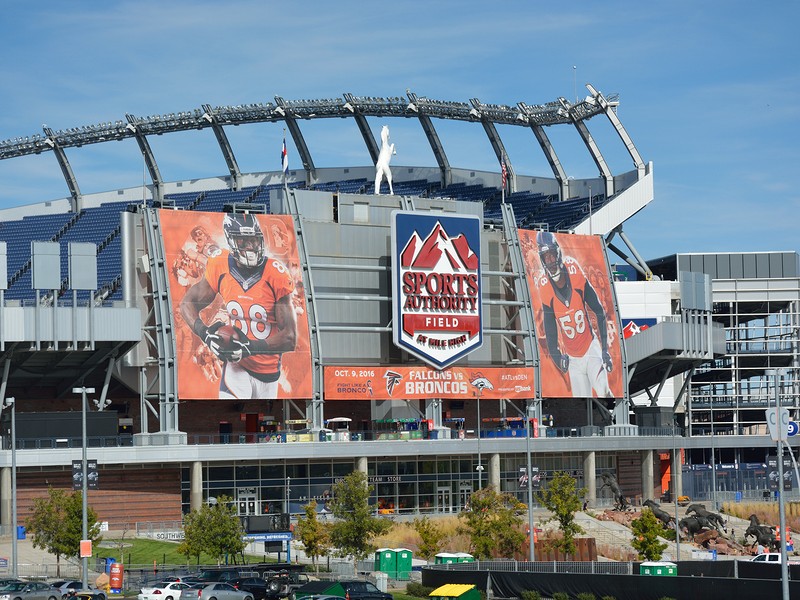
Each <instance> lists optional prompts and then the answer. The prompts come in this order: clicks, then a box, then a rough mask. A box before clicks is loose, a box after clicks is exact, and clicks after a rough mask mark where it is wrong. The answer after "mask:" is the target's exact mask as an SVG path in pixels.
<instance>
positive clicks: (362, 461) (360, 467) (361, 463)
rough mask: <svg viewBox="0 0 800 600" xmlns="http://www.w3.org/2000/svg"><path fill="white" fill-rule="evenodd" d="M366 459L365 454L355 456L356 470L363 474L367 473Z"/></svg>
mask: <svg viewBox="0 0 800 600" xmlns="http://www.w3.org/2000/svg"><path fill="white" fill-rule="evenodd" d="M367 466H368V461H367V457H366V456H359V457H358V458H356V470H357V471H361V472H362V473H363V474H364V475H369V472H368V471H367Z"/></svg>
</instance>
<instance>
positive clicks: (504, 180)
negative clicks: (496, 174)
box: [500, 161, 508, 189]
mask: <svg viewBox="0 0 800 600" xmlns="http://www.w3.org/2000/svg"><path fill="white" fill-rule="evenodd" d="M500 168H501V169H502V175H503V189H506V180H507V179H508V171H506V161H503V162H501V163H500Z"/></svg>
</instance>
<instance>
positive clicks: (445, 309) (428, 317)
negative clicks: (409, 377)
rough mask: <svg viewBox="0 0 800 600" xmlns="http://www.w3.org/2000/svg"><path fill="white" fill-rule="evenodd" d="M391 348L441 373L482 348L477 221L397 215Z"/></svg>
mask: <svg viewBox="0 0 800 600" xmlns="http://www.w3.org/2000/svg"><path fill="white" fill-rule="evenodd" d="M392 244H393V253H392V259H393V263H392V265H393V272H392V283H393V291H394V297H393V300H394V309H395V319H394V340H395V344H397V345H398V346H400V347H401V348H403V349H404V350H407V351H408V352H411V353H412V354H414V355H416V356H418V357H419V358H421V359H422V360H424V361H426V362H427V363H428V364H430V365H431V366H433V367H435V368H437V369H442V368H444V367H445V366H447V365H449V364H452V363H453V362H455V361H456V360H458V359H459V358H461V357H462V356H464V355H465V354H467V353H468V352H472V351H473V350H475V349H477V348H478V347H480V345H481V344H482V343H483V333H482V312H483V311H482V307H481V275H480V270H481V261H480V220H479V219H478V218H477V217H473V216H455V215H445V214H442V213H433V212H431V213H418V212H403V211H397V212H395V213H393V221H392Z"/></svg>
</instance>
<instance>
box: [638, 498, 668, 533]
mask: <svg viewBox="0 0 800 600" xmlns="http://www.w3.org/2000/svg"><path fill="white" fill-rule="evenodd" d="M642 506H646V507H648V508H649V509H650V511H651V512H652V513H653V514H654V515H655V517H656V519H658V520H659V521H661V522H662V523H663V524H664V527H671V526H673V525H674V523H675V519H674V518H672V517H671V516H670V514H669V513H668V512H667V511H665V510H664V509H663V508H661V507H660V506H659V505H658V504H656V503H655V502H654V501H653V500H645V501H644V502H642Z"/></svg>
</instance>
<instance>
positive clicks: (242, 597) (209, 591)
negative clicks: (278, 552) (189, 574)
mask: <svg viewBox="0 0 800 600" xmlns="http://www.w3.org/2000/svg"><path fill="white" fill-rule="evenodd" d="M0 600H3V599H2V598H0ZM12 600H13V599H12ZM180 600H253V594H251V593H250V592H243V591H241V590H237V589H236V588H235V587H233V586H232V585H231V584H230V583H223V582H220V581H218V582H211V583H198V584H193V585H191V586H190V587H188V588H185V589H183V590H182V591H181V598H180Z"/></svg>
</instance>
